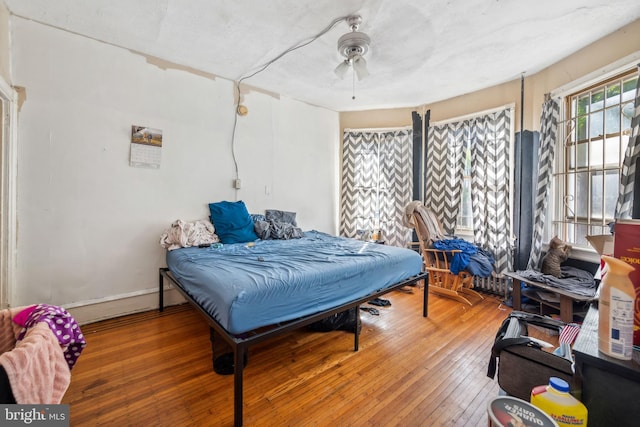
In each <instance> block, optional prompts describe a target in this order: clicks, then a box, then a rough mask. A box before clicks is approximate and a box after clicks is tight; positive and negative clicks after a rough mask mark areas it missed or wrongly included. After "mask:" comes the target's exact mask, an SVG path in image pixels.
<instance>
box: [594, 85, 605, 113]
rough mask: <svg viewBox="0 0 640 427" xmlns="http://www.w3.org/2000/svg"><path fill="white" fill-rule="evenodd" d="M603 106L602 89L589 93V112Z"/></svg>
mask: <svg viewBox="0 0 640 427" xmlns="http://www.w3.org/2000/svg"><path fill="white" fill-rule="evenodd" d="M603 107H604V89H600V90H599V91H596V92H593V93H592V94H591V112H594V111H597V110H601V109H602V108H603Z"/></svg>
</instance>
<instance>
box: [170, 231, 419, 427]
mask: <svg viewBox="0 0 640 427" xmlns="http://www.w3.org/2000/svg"><path fill="white" fill-rule="evenodd" d="M166 260H167V267H166V268H161V269H160V271H159V296H160V297H159V298H160V301H159V305H160V310H162V309H163V306H164V302H163V291H164V289H165V280H167V281H168V283H170V284H172V285H173V286H174V287H175V288H176V289H177V290H178V291H179V292H180V293H181V294H182V295H183V296H184V297H185V298H186V299H187V300H188V301H189V302H190V303H191V304H193V305H194V306H195V307H196V308H197V309H198V310H199V311H200V313H201V314H202V315H203V316H204V317H205V318H206V320H207V322H208V324H209V326H210V327H211V330H212V345H213V336H214V334H216V335H217V336H220V337H222V339H223V340H224V341H225V342H226V343H227V344H228V345H229V346H230V347H231V348H232V350H233V360H234V362H233V366H234V367H235V369H234V423H235V425H242V405H243V397H242V383H243V375H242V370H243V367H244V363H245V362H246V357H247V350H248V347H249V346H251V345H253V344H257V343H259V342H262V341H264V340H267V339H269V338H271V337H274V336H276V335H279V334H283V333H286V332H289V331H291V330H294V329H297V328H300V327H303V326H306V325H309V324H311V323H313V322H317V321H318V320H321V319H325V318H327V317H329V316H331V315H334V314H336V313H340V312H343V311H345V310H349V309H353V308H355V309H356V310H357V308H358V306H359V305H360V304H363V303H365V302H367V301H369V300H371V299H374V298H376V297H378V296H380V295H384V294H385V293H387V292H390V291H392V290H396V289H399V288H401V287H404V286H407V285H412V284H415V283H416V282H417V281H420V280H423V279H425V274H424V273H423V272H422V258H421V257H420V255H419V254H418V253H417V252H415V251H413V250H410V249H405V248H399V247H394V246H387V245H381V244H376V243H371V242H365V241H360V240H355V239H348V238H343V237H335V236H331V235H328V234H325V233H321V232H318V231H307V232H304V234H303V237H302V238H299V239H291V240H257V241H255V242H250V243H235V244H225V245H222V246H220V245H212V246H209V247H206V248H198V247H189V248H182V249H177V250H172V251H168V252H167V257H166ZM427 299H428V292H427V290H426V289H425V292H424V301H423V304H424V305H423V316H425V317H426V316H427V302H428V300H427ZM356 318H357V319H358V320H357V322H358V323H359V316H357V317H356ZM357 326H358V327H356V328H355V330H356V332H355V333H354V351H357V350H358V340H359V329H360V328H359V324H358V325H357Z"/></svg>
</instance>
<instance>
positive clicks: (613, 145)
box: [604, 136, 620, 167]
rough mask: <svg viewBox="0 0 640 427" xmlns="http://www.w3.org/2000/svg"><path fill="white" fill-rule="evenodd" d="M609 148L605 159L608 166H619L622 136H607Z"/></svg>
mask: <svg viewBox="0 0 640 427" xmlns="http://www.w3.org/2000/svg"><path fill="white" fill-rule="evenodd" d="M606 144H607V149H606V151H605V153H604V160H605V164H606V165H607V166H614V167H617V166H618V165H619V164H620V137H619V136H613V137H611V138H607V141H606Z"/></svg>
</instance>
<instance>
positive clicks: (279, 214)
mask: <svg viewBox="0 0 640 427" xmlns="http://www.w3.org/2000/svg"><path fill="white" fill-rule="evenodd" d="M264 213H265V217H266V218H267V221H269V220H274V221H277V222H286V223H288V224H291V225H293V226H294V227H295V226H297V225H298V224H296V213H295V212H287V211H279V210H276V209H267V210H266V211H265V212H264Z"/></svg>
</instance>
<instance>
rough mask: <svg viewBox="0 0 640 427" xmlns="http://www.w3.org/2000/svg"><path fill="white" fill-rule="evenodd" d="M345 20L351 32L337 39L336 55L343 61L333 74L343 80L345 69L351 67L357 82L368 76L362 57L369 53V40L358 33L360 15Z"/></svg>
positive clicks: (363, 34)
mask: <svg viewBox="0 0 640 427" xmlns="http://www.w3.org/2000/svg"><path fill="white" fill-rule="evenodd" d="M346 20H347V23H348V24H349V27H350V28H351V32H350V33H346V34H343V35H342V36H341V37H340V38H339V39H338V53H339V54H340V55H342V56H343V57H344V58H345V60H344V61H342V62H341V63H340V64H339V65H338V66H337V67H336V69H335V73H336V75H338V77H340V78H344V76H345V74H346V72H347V70H346V68H348V67H349V66H350V65H351V66H352V67H353V70H354V72H355V73H356V75H357V76H358V80H362V79H363V78H365V77H367V76H368V75H369V72H368V70H367V61H365V59H364V55H366V54H367V52H369V45H370V44H371V38H370V37H369V36H368V35H367V34H365V33H363V32H360V31H358V28H359V26H360V23H361V22H362V17H360V15H352V16H349V17H348V18H347V19H346Z"/></svg>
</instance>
